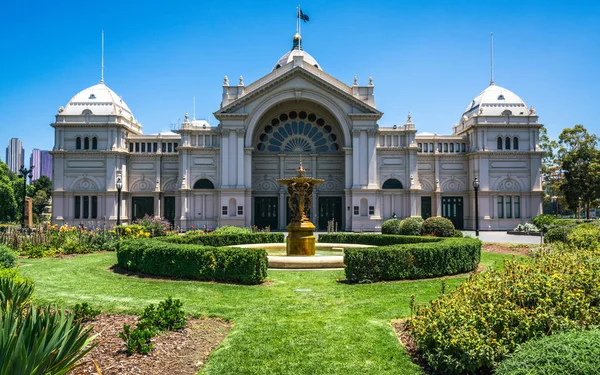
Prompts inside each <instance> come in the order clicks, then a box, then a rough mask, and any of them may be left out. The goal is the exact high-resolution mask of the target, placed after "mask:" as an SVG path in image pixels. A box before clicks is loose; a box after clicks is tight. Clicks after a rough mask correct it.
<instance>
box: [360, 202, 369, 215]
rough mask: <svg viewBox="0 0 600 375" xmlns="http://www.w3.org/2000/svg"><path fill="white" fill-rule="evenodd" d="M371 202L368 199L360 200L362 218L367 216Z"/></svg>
mask: <svg viewBox="0 0 600 375" xmlns="http://www.w3.org/2000/svg"><path fill="white" fill-rule="evenodd" d="M368 204H369V202H368V201H367V198H363V199H361V200H360V216H367V206H368Z"/></svg>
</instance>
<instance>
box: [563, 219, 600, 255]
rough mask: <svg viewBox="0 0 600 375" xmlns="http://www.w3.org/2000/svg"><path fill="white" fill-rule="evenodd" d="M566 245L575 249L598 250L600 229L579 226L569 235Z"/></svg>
mask: <svg viewBox="0 0 600 375" xmlns="http://www.w3.org/2000/svg"><path fill="white" fill-rule="evenodd" d="M567 243H568V244H569V245H570V246H573V247H575V248H577V249H588V250H595V249H598V248H600V227H599V226H596V225H592V224H581V225H579V226H578V227H577V228H575V229H573V230H572V231H571V233H569V235H568V236H567Z"/></svg>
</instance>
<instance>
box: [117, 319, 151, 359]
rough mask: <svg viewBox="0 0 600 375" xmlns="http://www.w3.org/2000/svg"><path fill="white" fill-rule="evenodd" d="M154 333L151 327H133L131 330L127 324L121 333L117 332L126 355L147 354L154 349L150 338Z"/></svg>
mask: <svg viewBox="0 0 600 375" xmlns="http://www.w3.org/2000/svg"><path fill="white" fill-rule="evenodd" d="M154 336H156V332H155V331H154V329H152V328H151V327H135V328H134V329H131V326H130V325H128V324H125V325H123V331H121V332H119V337H120V338H121V340H123V341H125V350H126V351H127V354H130V355H131V354H134V353H140V354H144V355H146V354H148V353H150V351H152V349H154V344H153V343H152V338H153V337H154Z"/></svg>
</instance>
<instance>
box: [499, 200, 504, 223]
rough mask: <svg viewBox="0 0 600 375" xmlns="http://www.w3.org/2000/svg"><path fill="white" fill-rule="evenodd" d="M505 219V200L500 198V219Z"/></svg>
mask: <svg viewBox="0 0 600 375" xmlns="http://www.w3.org/2000/svg"><path fill="white" fill-rule="evenodd" d="M503 217H504V199H502V197H498V219H502V218H503Z"/></svg>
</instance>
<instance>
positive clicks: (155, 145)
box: [152, 142, 158, 153]
mask: <svg viewBox="0 0 600 375" xmlns="http://www.w3.org/2000/svg"><path fill="white" fill-rule="evenodd" d="M157 150H158V143H156V142H154V143H153V144H152V152H154V153H156V151H157Z"/></svg>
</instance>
